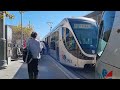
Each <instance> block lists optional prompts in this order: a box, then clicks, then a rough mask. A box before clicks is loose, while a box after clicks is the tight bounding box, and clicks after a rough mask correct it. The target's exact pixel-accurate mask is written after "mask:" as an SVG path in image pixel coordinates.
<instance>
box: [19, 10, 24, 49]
mask: <svg viewBox="0 0 120 90" xmlns="http://www.w3.org/2000/svg"><path fill="white" fill-rule="evenodd" d="M19 13H20V14H21V47H23V30H22V17H23V16H22V15H23V13H24V11H19Z"/></svg>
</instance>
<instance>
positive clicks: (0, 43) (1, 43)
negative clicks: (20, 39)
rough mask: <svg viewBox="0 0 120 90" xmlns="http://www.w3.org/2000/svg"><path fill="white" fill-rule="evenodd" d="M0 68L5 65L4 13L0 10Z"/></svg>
mask: <svg viewBox="0 0 120 90" xmlns="http://www.w3.org/2000/svg"><path fill="white" fill-rule="evenodd" d="M0 16H3V18H2V19H1V18H0V68H1V67H4V66H6V64H7V60H6V39H5V13H4V12H3V11H0Z"/></svg>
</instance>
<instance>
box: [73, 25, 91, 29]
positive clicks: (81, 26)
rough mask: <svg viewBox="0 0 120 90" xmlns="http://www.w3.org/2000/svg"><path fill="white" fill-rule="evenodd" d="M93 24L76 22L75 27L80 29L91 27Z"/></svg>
mask: <svg viewBox="0 0 120 90" xmlns="http://www.w3.org/2000/svg"><path fill="white" fill-rule="evenodd" d="M91 27H92V25H90V24H74V29H80V28H91Z"/></svg>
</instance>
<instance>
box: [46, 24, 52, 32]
mask: <svg viewBox="0 0 120 90" xmlns="http://www.w3.org/2000/svg"><path fill="white" fill-rule="evenodd" d="M47 24H48V26H49V27H50V33H51V30H52V24H53V22H47Z"/></svg>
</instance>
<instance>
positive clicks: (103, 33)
mask: <svg viewBox="0 0 120 90" xmlns="http://www.w3.org/2000/svg"><path fill="white" fill-rule="evenodd" d="M114 18H115V11H105V12H104V15H103V18H102V21H101V24H100V28H99V44H98V50H97V54H98V56H101V55H102V53H103V51H104V49H105V47H106V45H107V42H108V40H109V36H110V33H111V30H112V26H113V22H114Z"/></svg>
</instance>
